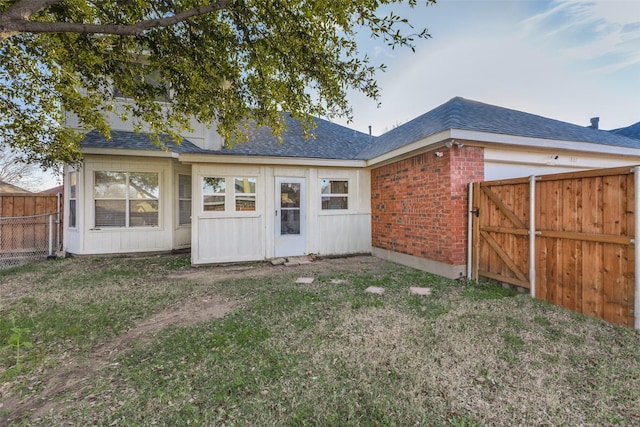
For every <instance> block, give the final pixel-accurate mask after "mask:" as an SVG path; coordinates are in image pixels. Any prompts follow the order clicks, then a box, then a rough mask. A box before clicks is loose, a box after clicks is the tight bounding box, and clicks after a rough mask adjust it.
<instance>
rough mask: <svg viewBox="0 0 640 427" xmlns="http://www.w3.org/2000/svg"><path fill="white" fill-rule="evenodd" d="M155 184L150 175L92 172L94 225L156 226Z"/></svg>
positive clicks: (152, 176)
mask: <svg viewBox="0 0 640 427" xmlns="http://www.w3.org/2000/svg"><path fill="white" fill-rule="evenodd" d="M158 182H159V180H158V174H157V173H152V172H95V175H94V199H95V226H96V227H157V226H158V200H159V194H160V192H159V185H158Z"/></svg>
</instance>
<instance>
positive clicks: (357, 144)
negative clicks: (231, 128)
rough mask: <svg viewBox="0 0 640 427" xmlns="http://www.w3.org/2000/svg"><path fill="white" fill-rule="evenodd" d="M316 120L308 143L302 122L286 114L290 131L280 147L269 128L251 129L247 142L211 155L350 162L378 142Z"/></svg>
mask: <svg viewBox="0 0 640 427" xmlns="http://www.w3.org/2000/svg"><path fill="white" fill-rule="evenodd" d="M314 121H315V125H316V127H315V128H314V129H312V130H311V135H312V137H311V138H310V139H308V140H305V139H304V135H303V133H302V125H301V124H300V122H299V121H298V120H296V119H293V118H292V117H291V116H289V115H287V118H286V124H287V130H286V131H285V132H284V133H283V134H282V143H281V144H280V143H278V140H277V139H276V138H275V137H274V136H273V135H272V134H271V131H270V130H269V128H267V127H261V128H255V127H252V128H251V129H250V130H249V135H248V136H249V140H248V141H247V142H245V143H241V144H236V145H234V146H233V147H231V148H223V149H222V150H220V151H213V152H210V153H215V154H231V155H244V156H266V157H304V158H320V159H340V160H351V159H354V158H355V157H356V155H357V154H358V153H359V152H360V151H362V150H363V149H364V148H365V147H367V146H368V145H369V144H371V142H372V141H373V140H374V139H375V137H372V136H370V135H367V134H366V133H362V132H358V131H356V130H353V129H349V128H347V127H344V126H341V125H338V124H336V123H331V122H329V121H327V120H323V119H318V118H314Z"/></svg>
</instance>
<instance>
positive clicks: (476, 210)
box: [469, 208, 480, 218]
mask: <svg viewBox="0 0 640 427" xmlns="http://www.w3.org/2000/svg"><path fill="white" fill-rule="evenodd" d="M469 212H470V213H472V214H474V215H475V216H476V218H478V217H479V216H480V208H475V209H472V210H470V211H469Z"/></svg>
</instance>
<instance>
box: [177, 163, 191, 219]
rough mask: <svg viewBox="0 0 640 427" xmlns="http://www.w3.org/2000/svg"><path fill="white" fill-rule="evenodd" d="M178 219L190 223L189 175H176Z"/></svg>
mask: <svg viewBox="0 0 640 427" xmlns="http://www.w3.org/2000/svg"><path fill="white" fill-rule="evenodd" d="M178 221H179V222H178V225H189V224H191V175H178Z"/></svg>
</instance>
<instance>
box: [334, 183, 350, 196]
mask: <svg viewBox="0 0 640 427" xmlns="http://www.w3.org/2000/svg"><path fill="white" fill-rule="evenodd" d="M348 183H349V181H331V194H347V193H349V188H348Z"/></svg>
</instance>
